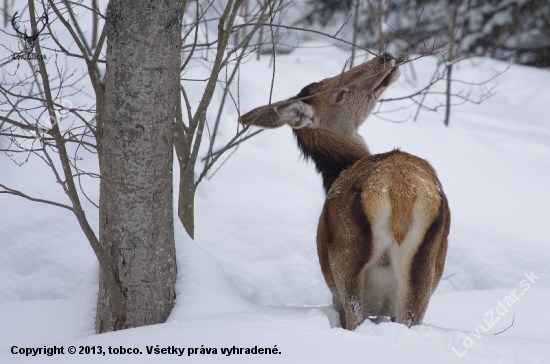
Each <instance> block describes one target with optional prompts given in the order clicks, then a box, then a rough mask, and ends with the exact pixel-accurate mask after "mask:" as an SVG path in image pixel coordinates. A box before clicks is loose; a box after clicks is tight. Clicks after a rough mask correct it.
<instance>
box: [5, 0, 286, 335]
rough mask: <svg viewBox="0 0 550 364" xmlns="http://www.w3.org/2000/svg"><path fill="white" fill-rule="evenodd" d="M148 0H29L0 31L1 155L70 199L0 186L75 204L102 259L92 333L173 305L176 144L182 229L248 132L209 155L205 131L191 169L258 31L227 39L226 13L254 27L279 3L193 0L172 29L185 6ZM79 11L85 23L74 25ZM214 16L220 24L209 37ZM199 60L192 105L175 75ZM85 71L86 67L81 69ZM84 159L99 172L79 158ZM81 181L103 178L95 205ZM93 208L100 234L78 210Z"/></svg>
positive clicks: (152, 316)
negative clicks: (139, 0)
mask: <svg viewBox="0 0 550 364" xmlns="http://www.w3.org/2000/svg"><path fill="white" fill-rule="evenodd" d="M147 4H148V5H147ZM147 4H142V6H143V7H145V8H142V9H141V10H142V11H139V9H138V8H136V7H135V6H134V5H132V6H130V5H127V4H123V3H122V2H120V1H115V0H113V1H111V2H110V5H109V11H108V12H107V15H105V14H103V13H102V12H101V11H100V8H99V5H98V3H97V2H96V1H92V2H91V4H89V3H88V4H87V3H84V1H77V2H71V1H67V0H57V1H56V0H42V1H32V0H29V1H28V3H27V6H26V8H25V9H23V10H25V12H24V13H25V14H26V18H25V17H22V16H21V14H17V16H16V17H13V16H12V17H11V20H12V21H13V29H12V32H9V31H6V30H4V31H3V33H4V34H5V35H6V37H7V38H9V39H10V40H11V43H6V44H3V45H2V53H1V54H2V56H0V64H1V65H2V68H1V72H2V74H1V79H0V138H4V139H5V141H6V142H7V145H5V146H3V147H1V151H3V152H4V153H5V155H7V156H8V157H9V158H11V159H12V160H13V161H14V162H16V163H18V164H19V165H24V164H25V163H27V162H28V161H29V160H30V159H31V158H35V157H37V158H39V159H40V160H42V161H43V162H44V163H45V164H46V165H47V166H49V167H50V169H51V171H52V175H53V177H54V179H55V181H56V182H57V183H58V185H59V186H60V187H61V188H62V190H63V191H64V193H65V195H66V197H67V201H57V200H49V199H47V198H42V197H40V198H39V197H36V196H32V195H30V194H28V193H26V192H25V191H20V190H18V189H17V188H16V187H15V186H7V185H5V184H2V181H0V194H11V195H16V196H19V197H22V198H26V199H28V200H31V201H35V202H39V203H45V204H50V205H53V206H57V207H61V208H65V209H68V210H70V211H71V212H73V213H74V215H75V217H76V219H77V221H78V222H79V224H80V227H81V228H82V231H83V232H84V234H85V235H86V237H87V239H88V241H89V243H90V245H91V246H92V248H93V250H94V253H95V255H96V257H97V259H98V261H99V263H100V270H101V279H100V294H99V299H98V314H97V321H96V330H97V331H98V332H104V331H110V330H118V329H123V328H128V327H136V326H141V325H146V324H153V323H158V322H163V321H164V320H165V319H166V318H167V316H168V314H169V313H170V310H171V308H172V306H173V302H174V298H175V290H174V284H175V277H176V266H175V252H174V237H173V216H172V199H173V198H172V177H171V170H172V148H173V143H175V146H176V151H177V153H178V160H179V162H180V163H179V164H180V167H181V168H180V180H181V183H180V189H179V201H180V202H179V206H180V213H179V216H180V219H181V220H182V222H184V226H185V227H186V229H187V230H188V232H189V234H190V235H191V236H192V235H193V225H194V222H193V207H194V206H193V200H194V194H195V189H196V186H197V184H198V183H199V182H200V181H201V180H202V179H203V178H204V177H205V176H206V174H207V173H208V171H209V170H210V168H211V167H212V166H213V165H214V164H215V163H216V161H218V159H219V158H220V156H221V155H222V154H223V152H224V151H225V150H228V149H230V148H231V147H232V146H234V145H237V144H236V143H239V142H242V140H243V139H244V137H243V138H240V137H241V136H244V133H245V132H246V131H247V130H246V129H241V130H237V132H236V134H235V136H234V137H232V138H230V140H229V141H228V143H227V144H222V145H221V147H220V148H217V149H216V150H214V149H213V148H214V139H215V135H216V134H215V133H214V135H210V141H211V145H210V148H209V152H208V154H207V157H206V160H205V165H204V167H203V169H202V172H201V173H200V175H199V176H198V177H197V176H195V173H194V172H195V165H196V162H197V158H198V153H199V148H200V145H201V140H202V137H203V131H204V130H205V127H207V119H206V111H207V109H208V108H209V107H210V105H211V102H212V98H213V95H214V92H215V91H216V90H217V89H219V88H220V86H221V87H223V85H225V88H224V90H225V92H224V97H223V99H224V100H225V99H226V98H227V95H230V97H231V99H232V100H233V101H234V102H235V105H237V104H238V103H237V102H236V101H235V98H234V95H231V92H230V85H231V83H232V82H233V80H234V79H235V76H236V75H237V74H238V68H239V66H240V63H241V60H242V59H243V57H244V56H246V55H249V54H251V52H253V51H254V48H253V47H249V45H250V44H252V43H251V42H252V41H254V42H256V40H257V39H255V38H254V35H255V33H256V32H257V30H258V29H260V27H261V26H260V25H253V26H251V27H249V28H246V29H245V28H243V29H242V31H241V35H240V37H237V39H236V41H235V42H233V43H232V42H231V39H235V37H233V36H234V34H235V29H236V28H235V27H234V25H235V21H236V19H237V14H238V13H239V12H241V14H242V12H243V11H244V12H246V14H245V15H246V16H245V18H246V19H249V21H250V22H252V23H256V24H260V23H264V22H268V21H269V20H270V19H273V17H272V15H273V14H275V13H276V12H277V10H278V9H280V8H281V4H282V2H281V1H269V0H266V1H264V2H263V3H258V4H256V5H255V6H254V7H251V8H250V9H249V10H247V9H246V7H243V4H244V0H236V1H235V0H229V1H228V2H227V3H226V4H224V6H223V8H222V11H221V12H220V13H216V12H215V11H214V12H210V13H208V11H209V10H212V9H214V7H215V6H214V5H216V6H218V5H219V4H214V1H205V2H203V3H199V2H196V3H195V7H194V8H191V9H190V11H189V12H188V16H187V18H186V19H189V18H190V16H189V15H191V16H192V19H193V20H192V22H191V23H186V26H185V29H183V32H182V25H181V24H182V18H183V17H184V16H183V15H184V3H183V1H179V0H172V1H170V2H160V3H159V2H155V1H151V2H150V3H147ZM36 5H38V6H36ZM6 9H7V8H6ZM6 9H5V10H6ZM215 10H219V9H215ZM39 14H42V15H39ZM86 17H88V18H91V19H92V26H91V27H85V26H83V24H82V21H83V18H86ZM136 19H140V21H136ZM239 21H240V19H239ZM213 22H216V23H217V24H218V27H217V30H218V32H217V34H216V36H214V37H212V38H210V39H208V36H209V35H210V34H209V33H208V31H209V29H208V26H209V24H211V23H213ZM241 25H242V24H241ZM90 28H91V29H92V31H91V32H89V31H87V30H86V29H90ZM41 31H42V32H41ZM201 32H205V33H201ZM98 34H99V35H98ZM204 34H206V35H207V36H206V37H203V35H204ZM106 39H108V41H106ZM106 43H108V46H107V47H106ZM182 44H183V51H184V53H183V54H184V55H185V56H186V57H185V58H184V59H182V58H181V54H182V53H181V50H182ZM254 44H256V43H254ZM105 48H107V49H106V50H107V52H106V56H107V59H109V62H108V64H109V66H108V67H107V69H105V64H106V59H105V53H104V52H105ZM212 55H213V57H214V60H213V61H212V62H210V61H209V60H208V57H211V56H212ZM69 60H70V62H69ZM197 61H198V62H204V64H206V67H207V68H208V69H209V75H210V76H209V77H208V78H207V80H206V81H205V87H204V92H203V95H202V98H201V101H200V102H199V104H198V106H196V108H195V110H193V106H192V105H191V103H190V102H189V99H188V97H187V94H186V91H185V82H184V83H182V84H180V82H179V81H178V80H179V75H180V73H181V74H182V76H181V78H182V82H183V79H184V77H185V73H186V72H187V67H189V65H190V64H194V65H196V64H195V63H197ZM193 62H194V63H193ZM209 62H210V63H209ZM82 68H83V69H84V70H85V71H86V72H85V73H84V75H83V76H80V75H79V73H80V72H79V71H80V70H81V69H82ZM224 74H225V80H223V81H222V80H221V79H220V77H222V76H221V75H224ZM182 100H183V101H182ZM182 103H184V105H185V106H184V107H183V108H182V106H181V104H182ZM222 104H223V103H222ZM221 107H223V105H222V106H221ZM182 109H183V110H184V114H185V115H186V116H187V117H188V118H187V122H184V121H183V120H184V119H183V116H182ZM220 113H221V111H219V113H218V114H220ZM218 119H219V118H218ZM174 128H175V130H176V133H174ZM248 137H249V136H248ZM94 159H95V160H97V161H98V162H99V170H97V169H94V168H93V167H91V168H90V163H84V164H83V161H85V160H88V161H90V160H94ZM86 180H95V181H96V183H97V181H98V180H99V181H100V183H99V184H100V198H99V201H95V200H94V198H91V197H90V196H89V195H90V194H89V193H87V192H86V188H84V187H83V185H85V184H86ZM189 204H191V206H188V205H189ZM94 206H95V208H98V209H99V216H100V226H99V237H98V236H97V235H96V232H95V231H94V230H95V229H94V228H93V227H92V225H91V224H90V221H89V219H88V217H87V216H86V211H87V210H86V209H87V208H88V209H89V208H93V207H94ZM89 212H90V211H88V213H89Z"/></svg>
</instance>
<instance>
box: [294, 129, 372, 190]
mask: <svg viewBox="0 0 550 364" xmlns="http://www.w3.org/2000/svg"><path fill="white" fill-rule="evenodd" d="M293 131H294V136H295V137H296V141H297V142H298V147H299V148H300V150H301V151H302V156H303V157H304V158H305V159H306V160H312V161H313V163H315V168H316V169H317V172H318V173H320V174H321V177H322V178H323V187H324V188H325V193H328V191H329V190H330V187H331V186H332V184H333V183H334V181H335V180H336V179H337V178H338V177H339V176H340V173H342V172H343V171H344V170H345V169H347V168H349V167H351V166H352V165H354V164H355V163H356V162H357V161H359V160H360V159H362V158H363V157H366V156H369V155H370V153H369V151H368V149H367V148H366V146H365V145H364V144H359V143H357V142H353V141H351V140H349V139H346V138H343V137H341V136H339V135H338V134H336V133H333V132H331V131H327V130H322V129H312V128H302V129H294V130H293Z"/></svg>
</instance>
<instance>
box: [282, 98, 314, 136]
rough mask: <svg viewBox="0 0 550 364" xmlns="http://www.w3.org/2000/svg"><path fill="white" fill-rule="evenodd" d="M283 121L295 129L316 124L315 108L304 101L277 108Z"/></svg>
mask: <svg viewBox="0 0 550 364" xmlns="http://www.w3.org/2000/svg"><path fill="white" fill-rule="evenodd" d="M275 112H276V113H277V114H278V115H279V117H280V118H281V120H282V121H283V122H284V123H286V124H288V125H290V127H291V128H293V129H300V128H303V127H304V126H307V125H312V124H314V123H315V114H314V113H313V108H312V107H311V106H309V105H308V104H306V103H304V102H302V101H294V102H293V103H291V104H289V105H285V106H279V107H276V108H275Z"/></svg>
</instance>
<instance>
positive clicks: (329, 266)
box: [239, 53, 451, 330]
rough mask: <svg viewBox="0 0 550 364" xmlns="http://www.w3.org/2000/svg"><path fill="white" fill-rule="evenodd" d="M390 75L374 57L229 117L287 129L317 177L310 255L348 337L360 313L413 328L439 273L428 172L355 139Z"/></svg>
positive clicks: (439, 200)
mask: <svg viewBox="0 0 550 364" xmlns="http://www.w3.org/2000/svg"><path fill="white" fill-rule="evenodd" d="M399 76H400V71H399V69H398V68H397V66H395V59H394V57H393V56H392V55H391V54H390V53H384V54H382V55H381V56H378V57H376V58H374V59H372V60H370V61H368V62H365V63H363V64H361V65H359V66H356V67H354V68H352V69H351V70H349V71H347V72H343V73H341V74H339V75H338V76H335V77H332V78H328V79H325V80H323V81H321V82H316V83H312V84H310V85H308V86H306V87H304V88H303V89H302V91H300V93H299V94H298V95H296V96H295V97H293V98H291V99H289V100H286V101H283V102H279V103H276V104H271V105H266V106H262V107H259V108H256V109H254V110H252V111H250V112H249V113H247V114H246V115H243V116H242V117H240V118H239V121H240V122H241V123H242V124H244V125H249V124H253V125H257V126H259V127H263V128H277V127H280V126H282V125H284V124H288V125H290V126H291V127H292V128H293V130H294V134H295V136H296V139H297V141H298V146H299V147H300V149H301V150H302V153H303V155H304V156H305V157H306V159H311V160H312V161H313V162H314V163H315V166H316V168H317V171H318V172H319V173H320V174H321V176H322V178H323V185H324V188H325V191H326V194H327V196H326V201H325V204H324V207H323V211H322V213H321V217H320V218H319V226H318V229H317V251H318V254H319V262H320V264H321V270H322V272H323V276H324V278H325V280H326V282H327V285H328V287H329V288H330V290H331V292H332V295H333V303H334V308H335V309H336V310H337V311H338V313H339V314H340V320H341V323H342V327H345V328H346V329H348V330H354V329H355V328H356V327H357V326H358V325H359V324H361V323H362V322H363V320H364V318H365V317H367V316H389V317H391V318H392V320H393V321H397V322H399V323H402V324H405V325H407V326H408V327H410V326H412V325H417V324H420V323H421V321H422V318H423V317H424V314H425V312H426V308H427V306H428V302H429V300H430V296H431V295H432V293H433V292H434V290H435V288H436V287H437V284H438V283H439V280H440V279H441V274H442V273H443V265H444V263H445V255H446V253H447V235H448V234H449V227H450V219H451V217H450V211H449V208H448V204H447V199H446V197H445V194H444V193H443V190H442V188H441V184H440V182H439V180H438V179H437V176H436V173H435V171H434V169H433V168H432V167H431V166H430V164H429V163H428V162H426V161H425V160H423V159H421V158H418V157H415V156H413V155H410V154H408V153H405V152H401V151H400V150H393V151H391V152H388V153H383V154H377V155H371V154H370V153H369V150H368V149H367V146H366V145H365V142H364V140H363V138H362V137H361V136H360V135H359V134H358V132H357V131H358V128H359V126H360V125H361V124H362V123H363V121H364V120H365V119H366V118H367V117H368V116H369V114H370V113H371V111H372V110H373V108H374V106H375V104H376V102H377V101H378V98H379V97H380V95H381V94H382V93H383V92H384V91H385V90H386V89H387V88H388V86H390V85H391V84H392V83H394V82H395V81H396V80H397V79H398V78H399Z"/></svg>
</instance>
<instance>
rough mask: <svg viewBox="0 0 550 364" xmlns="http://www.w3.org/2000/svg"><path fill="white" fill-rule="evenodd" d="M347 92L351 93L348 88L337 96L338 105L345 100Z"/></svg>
mask: <svg viewBox="0 0 550 364" xmlns="http://www.w3.org/2000/svg"><path fill="white" fill-rule="evenodd" d="M346 92H349V89H348V88H344V89H342V90H340V92H338V95H336V103H339V102H341V101H342V100H343V99H344V94H345V93H346Z"/></svg>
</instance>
